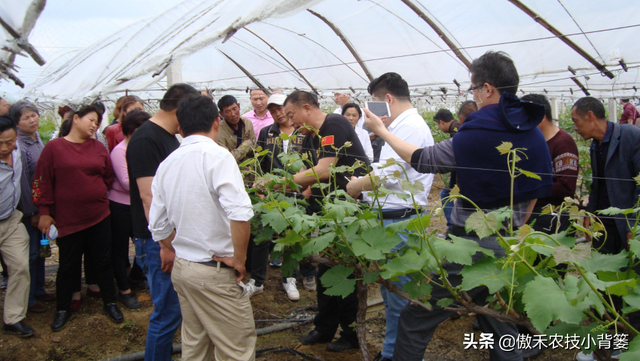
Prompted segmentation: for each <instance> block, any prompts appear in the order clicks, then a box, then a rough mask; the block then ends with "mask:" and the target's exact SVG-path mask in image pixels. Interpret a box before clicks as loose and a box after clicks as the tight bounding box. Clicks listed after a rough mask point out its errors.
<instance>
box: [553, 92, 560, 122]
mask: <svg viewBox="0 0 640 361" xmlns="http://www.w3.org/2000/svg"><path fill="white" fill-rule="evenodd" d="M551 117H552V118H553V120H554V123H557V121H558V120H559V119H560V112H559V111H558V97H553V98H552V99H551Z"/></svg>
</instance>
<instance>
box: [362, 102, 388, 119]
mask: <svg viewBox="0 0 640 361" xmlns="http://www.w3.org/2000/svg"><path fill="white" fill-rule="evenodd" d="M364 106H365V107H366V108H367V109H369V110H370V111H371V113H373V114H375V115H377V116H378V117H383V116H384V117H388V116H390V115H391V111H390V110H389V103H387V102H365V103H364Z"/></svg>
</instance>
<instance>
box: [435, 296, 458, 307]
mask: <svg viewBox="0 0 640 361" xmlns="http://www.w3.org/2000/svg"><path fill="white" fill-rule="evenodd" d="M453 302H454V299H453V298H441V299H439V300H438V302H436V305H438V306H440V307H442V308H445V307H449V306H450V305H451V304H452V303H453Z"/></svg>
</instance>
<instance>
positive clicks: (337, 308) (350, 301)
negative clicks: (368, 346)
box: [313, 264, 358, 343]
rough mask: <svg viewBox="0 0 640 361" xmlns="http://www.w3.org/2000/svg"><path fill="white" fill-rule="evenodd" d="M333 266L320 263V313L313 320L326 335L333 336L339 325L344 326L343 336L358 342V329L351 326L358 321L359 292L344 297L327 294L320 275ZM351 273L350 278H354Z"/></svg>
mask: <svg viewBox="0 0 640 361" xmlns="http://www.w3.org/2000/svg"><path fill="white" fill-rule="evenodd" d="M330 268H331V267H329V266H327V265H325V264H319V265H318V275H317V276H316V277H317V285H318V290H317V292H316V295H317V297H318V314H317V315H316V318H315V319H314V320H313V324H314V325H315V326H316V331H318V332H320V333H321V334H322V335H325V336H333V335H335V334H336V331H337V330H338V325H340V326H341V327H342V332H341V334H340V336H341V337H343V338H345V339H347V340H350V341H352V342H355V343H357V342H358V335H357V334H356V330H355V329H354V328H353V327H352V326H351V325H352V324H353V323H355V322H356V317H357V314H358V294H357V293H356V290H355V289H354V290H353V292H352V293H351V294H350V295H349V296H347V297H345V298H342V297H340V296H328V295H326V294H325V291H326V288H325V287H324V286H323V285H322V281H320V277H322V275H323V274H324V273H325V272H327V270H329V269H330ZM353 277H354V276H353V275H351V276H349V278H353Z"/></svg>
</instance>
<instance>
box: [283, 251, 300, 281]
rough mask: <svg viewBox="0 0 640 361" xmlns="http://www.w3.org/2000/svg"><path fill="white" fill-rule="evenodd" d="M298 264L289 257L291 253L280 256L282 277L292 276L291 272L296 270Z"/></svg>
mask: <svg viewBox="0 0 640 361" xmlns="http://www.w3.org/2000/svg"><path fill="white" fill-rule="evenodd" d="M299 264H300V262H299V261H298V260H296V259H294V258H293V257H291V252H285V253H283V254H282V267H281V270H282V275H283V276H284V277H291V276H293V272H294V271H295V270H297V269H298V265H299Z"/></svg>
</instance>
